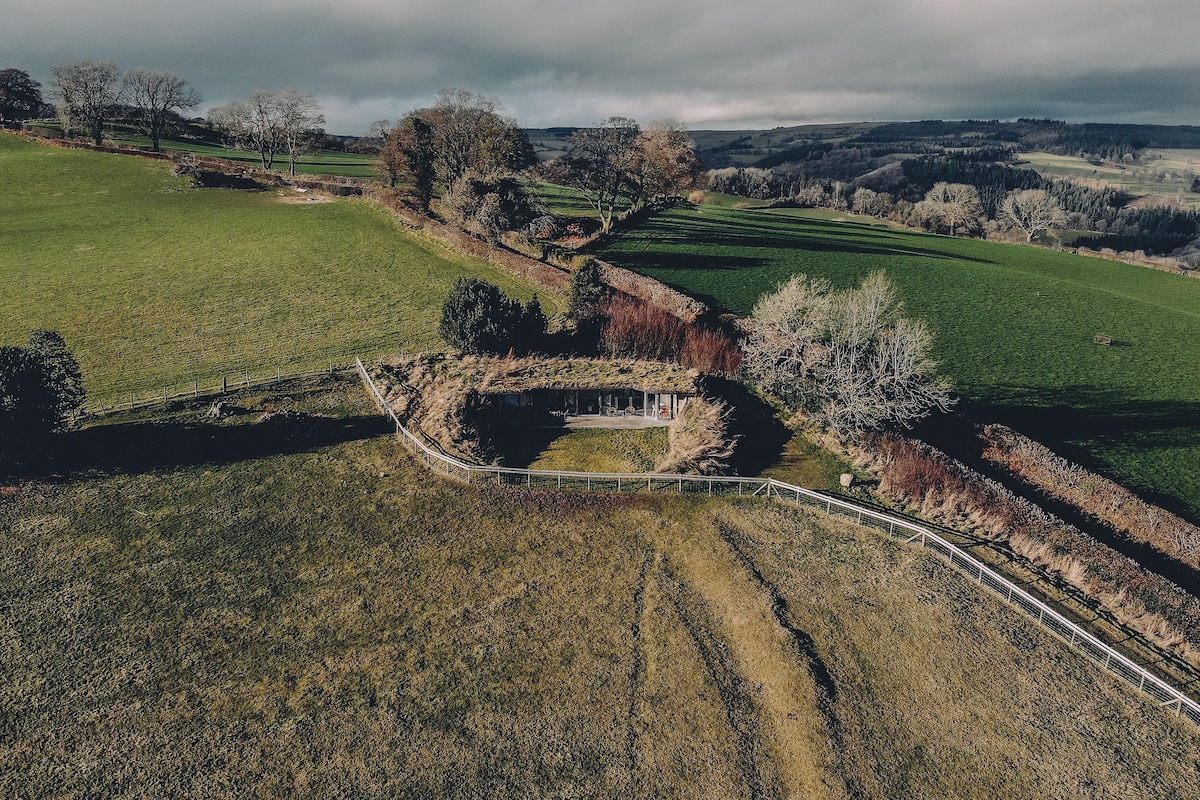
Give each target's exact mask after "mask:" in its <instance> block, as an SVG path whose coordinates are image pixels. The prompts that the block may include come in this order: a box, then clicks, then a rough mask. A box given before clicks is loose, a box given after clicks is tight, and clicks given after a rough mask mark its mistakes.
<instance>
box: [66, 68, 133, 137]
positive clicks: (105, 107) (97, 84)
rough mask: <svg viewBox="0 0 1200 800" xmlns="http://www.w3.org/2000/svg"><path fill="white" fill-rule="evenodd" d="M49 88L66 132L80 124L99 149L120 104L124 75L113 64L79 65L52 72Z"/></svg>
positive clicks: (68, 133)
mask: <svg viewBox="0 0 1200 800" xmlns="http://www.w3.org/2000/svg"><path fill="white" fill-rule="evenodd" d="M50 87H51V92H52V96H53V97H54V101H55V105H56V106H57V107H58V114H59V118H60V119H61V120H62V124H63V129H64V131H65V132H66V133H67V135H68V136H69V135H70V134H71V132H72V130H73V129H74V127H75V124H76V123H78V124H79V125H80V126H82V127H83V129H84V130H85V131H86V132H87V134H88V135H89V136H91V137H92V141H93V142H95V143H96V144H97V145H100V144H102V143H103V142H104V125H105V123H107V122H108V121H109V119H111V118H112V115H113V113H114V111H115V110H116V106H117V103H118V102H120V100H121V89H122V87H121V71H120V70H119V69H117V65H116V64H114V63H113V62H111V61H100V62H97V61H76V62H74V63H71V64H55V65H54V66H53V67H51V68H50Z"/></svg>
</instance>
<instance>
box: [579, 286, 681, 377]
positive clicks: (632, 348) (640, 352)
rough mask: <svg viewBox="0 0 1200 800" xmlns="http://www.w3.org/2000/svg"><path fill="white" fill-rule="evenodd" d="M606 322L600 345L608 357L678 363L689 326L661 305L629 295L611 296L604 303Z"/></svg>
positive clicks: (601, 307)
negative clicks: (660, 306)
mask: <svg viewBox="0 0 1200 800" xmlns="http://www.w3.org/2000/svg"><path fill="white" fill-rule="evenodd" d="M600 313H601V314H602V315H603V316H604V318H605V320H606V322H605V325H604V332H603V333H602V334H601V339H600V346H601V348H602V349H603V350H604V352H605V353H606V354H607V355H610V356H622V357H626V358H646V359H652V360H656V361H678V360H679V352H680V350H682V348H683V342H684V337H685V335H686V328H687V326H686V325H685V324H684V322H683V320H681V319H679V317H676V316H675V315H674V314H671V313H670V312H669V311H665V310H663V309H661V308H659V307H658V306H652V305H650V304H649V303H647V302H644V301H642V300H638V299H637V298H636V297H630V296H628V295H610V296H609V297H607V298H605V300H604V301H603V302H602V303H601V304H600Z"/></svg>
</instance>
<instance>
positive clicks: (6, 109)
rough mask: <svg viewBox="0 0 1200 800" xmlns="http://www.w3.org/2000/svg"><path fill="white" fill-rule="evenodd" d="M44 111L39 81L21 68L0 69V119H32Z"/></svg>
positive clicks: (45, 111)
mask: <svg viewBox="0 0 1200 800" xmlns="http://www.w3.org/2000/svg"><path fill="white" fill-rule="evenodd" d="M45 113H47V107H46V103H45V101H43V100H42V85H41V84H40V83H38V82H37V81H35V80H34V79H33V78H31V77H29V73H27V72H25V71H23V70H19V69H3V70H0V121H6V120H23V119H34V118H35V117H40V116H42V115H44V114H45Z"/></svg>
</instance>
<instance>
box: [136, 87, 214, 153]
mask: <svg viewBox="0 0 1200 800" xmlns="http://www.w3.org/2000/svg"><path fill="white" fill-rule="evenodd" d="M124 83H125V95H126V97H127V98H128V100H129V102H130V104H131V105H132V106H133V107H134V108H135V109H137V112H138V115H139V116H140V117H141V120H142V126H143V128H144V129H145V131H146V135H147V136H149V137H150V143H151V146H152V148H153V149H154V150H156V151H157V150H158V149H159V148H160V143H161V141H162V135H163V131H164V130H165V129H166V126H167V123H168V122H169V121H170V119H171V116H172V115H173V114H177V113H179V112H181V111H183V110H185V109H188V108H195V107H196V106H198V105H200V103H201V101H202V100H203V98H202V97H201V96H200V92H198V91H197V90H196V89H195V88H193V87H191V86H188V83H187V81H185V80H184V79H183V78H180V77H179V76H178V75H176V74H175V73H173V72H159V71H157V70H152V69H144V68H142V67H138V68H137V69H131V70H130V71H129V72H126V73H125V80H124Z"/></svg>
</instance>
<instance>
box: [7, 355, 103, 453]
mask: <svg viewBox="0 0 1200 800" xmlns="http://www.w3.org/2000/svg"><path fill="white" fill-rule="evenodd" d="M86 397H87V392H86V391H85V390H84V388H83V377H82V375H81V374H80V371H79V362H78V361H76V360H75V356H74V355H72V354H71V351H70V350H68V349H67V346H66V342H64V341H63V338H62V336H60V335H59V334H58V333H56V332H55V331H35V332H34V333H33V335H32V336H30V338H29V342H28V343H27V344H26V345H25V346H23V347H18V346H14V345H8V346H4V347H0V461H14V462H15V461H21V460H22V459H23V458H24V457H25V456H26V455H27V454H28V452H29V449H30V448H31V447H33V446H35V445H36V443H37V441H38V440H39V439H41V438H42V437H44V436H46V435H47V434H51V433H56V432H59V431H62V430H66V429H67V428H69V427H71V426H72V425H74V424H75V423H76V422H77V421H78V420H79V418H80V417H81V416H82V415H83V402H84V400H85V399H86Z"/></svg>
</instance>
